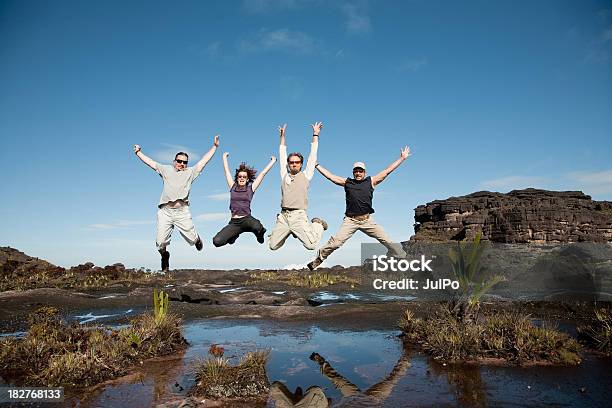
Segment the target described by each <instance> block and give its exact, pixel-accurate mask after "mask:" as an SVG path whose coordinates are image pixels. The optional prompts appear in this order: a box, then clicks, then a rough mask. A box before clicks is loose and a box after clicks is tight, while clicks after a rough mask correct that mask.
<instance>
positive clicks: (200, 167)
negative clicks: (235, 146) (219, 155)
mask: <svg viewBox="0 0 612 408" xmlns="http://www.w3.org/2000/svg"><path fill="white" fill-rule="evenodd" d="M217 147H219V135H216V136H215V139H214V141H213V145H212V147H211V148H210V150H209V151H207V152H206V153H205V154H204V156H202V158H201V159H200V161H199V162H197V163H196V165H195V169H196V171H197V172H198V173H199V172H201V171H202V170H203V169H204V166H206V165H207V164H208V162H209V161H210V159H212V157H213V156H214V155H215V152H216V151H217Z"/></svg>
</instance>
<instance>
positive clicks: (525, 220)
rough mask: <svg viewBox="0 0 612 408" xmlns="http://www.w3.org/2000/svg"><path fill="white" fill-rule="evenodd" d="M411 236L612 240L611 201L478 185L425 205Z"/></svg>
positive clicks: (508, 240)
mask: <svg viewBox="0 0 612 408" xmlns="http://www.w3.org/2000/svg"><path fill="white" fill-rule="evenodd" d="M414 212H415V216H414V218H415V221H416V224H415V226H414V230H415V235H414V236H413V237H412V238H411V240H412V241H419V240H421V241H447V240H463V239H472V238H473V237H474V236H475V235H476V233H478V232H481V233H482V239H484V240H489V241H492V242H503V243H537V244H545V243H570V242H612V202H610V201H593V200H591V197H590V196H588V195H585V194H584V193H582V192H581V191H547V190H538V189H533V188H528V189H525V190H513V191H510V192H509V193H507V194H502V193H496V192H489V191H479V192H476V193H472V194H469V195H466V196H462V197H450V198H448V199H446V200H435V201H432V202H430V203H427V204H426V205H420V206H418V207H417V208H416V209H415V210H414Z"/></svg>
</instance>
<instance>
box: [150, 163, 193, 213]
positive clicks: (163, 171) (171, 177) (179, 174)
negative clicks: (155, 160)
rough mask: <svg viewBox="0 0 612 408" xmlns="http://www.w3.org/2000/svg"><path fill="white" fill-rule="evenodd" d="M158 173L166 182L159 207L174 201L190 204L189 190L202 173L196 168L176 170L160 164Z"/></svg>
mask: <svg viewBox="0 0 612 408" xmlns="http://www.w3.org/2000/svg"><path fill="white" fill-rule="evenodd" d="M156 171H157V173H159V176H160V177H161V178H162V180H164V190H163V191H162V194H161V197H160V199H159V204H158V205H157V206H158V207H161V206H163V205H164V204H168V203H170V202H173V201H177V200H182V201H184V202H185V203H187V204H189V190H191V183H193V181H194V180H195V179H196V178H198V176H199V175H200V173H201V172H199V171H197V170H196V168H195V166H194V167H187V168H186V169H185V170H176V169H175V168H174V166H170V165H164V164H158V165H157V169H156Z"/></svg>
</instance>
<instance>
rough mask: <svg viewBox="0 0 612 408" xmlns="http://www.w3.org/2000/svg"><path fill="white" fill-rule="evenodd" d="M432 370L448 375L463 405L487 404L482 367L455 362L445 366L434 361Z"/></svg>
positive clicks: (478, 405) (477, 405) (483, 405)
mask: <svg viewBox="0 0 612 408" xmlns="http://www.w3.org/2000/svg"><path fill="white" fill-rule="evenodd" d="M431 371H432V372H433V373H434V374H437V375H444V376H446V378H447V380H448V383H449V384H450V385H451V386H453V387H454V388H455V393H456V395H457V400H458V402H459V403H460V404H461V405H466V406H470V407H485V406H487V403H486V393H485V391H484V383H483V381H482V377H481V375H480V367H478V366H471V365H460V366H459V365H454V364H451V365H445V366H443V365H441V364H439V363H436V362H434V361H432V362H431Z"/></svg>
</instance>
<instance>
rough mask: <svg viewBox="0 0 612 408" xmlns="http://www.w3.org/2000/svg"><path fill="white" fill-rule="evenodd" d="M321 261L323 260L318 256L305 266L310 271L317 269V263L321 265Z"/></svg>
mask: <svg viewBox="0 0 612 408" xmlns="http://www.w3.org/2000/svg"><path fill="white" fill-rule="evenodd" d="M322 263H323V260H322V259H321V258H319V257H318V256H317V257H316V258H315V259H314V260H313V261H312V262H310V263H309V264H308V265H307V266H308V269H310V270H311V271H313V270H315V269H317V267H318V266H319V265H321V264H322Z"/></svg>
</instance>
